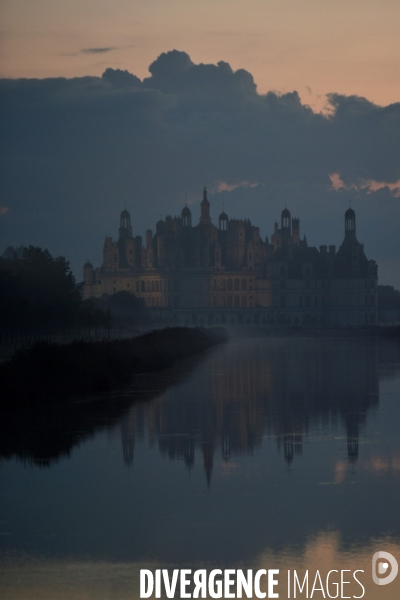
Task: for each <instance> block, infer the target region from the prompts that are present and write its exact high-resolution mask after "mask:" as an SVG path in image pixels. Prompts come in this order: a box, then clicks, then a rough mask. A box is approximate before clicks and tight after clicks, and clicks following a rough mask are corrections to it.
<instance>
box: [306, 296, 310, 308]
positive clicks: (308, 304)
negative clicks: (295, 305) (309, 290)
mask: <svg viewBox="0 0 400 600" xmlns="http://www.w3.org/2000/svg"><path fill="white" fill-rule="evenodd" d="M306 306H310V296H306Z"/></svg>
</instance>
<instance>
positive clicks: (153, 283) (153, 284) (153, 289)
mask: <svg viewBox="0 0 400 600" xmlns="http://www.w3.org/2000/svg"><path fill="white" fill-rule="evenodd" d="M151 291H152V292H154V291H155V282H154V281H152V282H151Z"/></svg>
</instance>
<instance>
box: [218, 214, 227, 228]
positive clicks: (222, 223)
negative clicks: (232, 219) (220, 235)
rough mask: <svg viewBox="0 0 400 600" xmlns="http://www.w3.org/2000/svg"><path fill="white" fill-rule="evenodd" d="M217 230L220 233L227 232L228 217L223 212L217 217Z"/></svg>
mask: <svg viewBox="0 0 400 600" xmlns="http://www.w3.org/2000/svg"><path fill="white" fill-rule="evenodd" d="M218 221H219V230H220V231H228V215H227V214H226V212H225V211H223V212H222V213H221V214H220V215H219V219H218Z"/></svg>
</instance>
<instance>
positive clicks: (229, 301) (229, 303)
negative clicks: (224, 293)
mask: <svg viewBox="0 0 400 600" xmlns="http://www.w3.org/2000/svg"><path fill="white" fill-rule="evenodd" d="M228 306H229V307H231V306H232V296H228Z"/></svg>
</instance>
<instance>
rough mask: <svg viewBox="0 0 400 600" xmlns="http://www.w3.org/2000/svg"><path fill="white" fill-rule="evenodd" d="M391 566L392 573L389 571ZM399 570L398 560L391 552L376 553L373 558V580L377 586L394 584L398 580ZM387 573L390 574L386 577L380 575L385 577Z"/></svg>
mask: <svg viewBox="0 0 400 600" xmlns="http://www.w3.org/2000/svg"><path fill="white" fill-rule="evenodd" d="M389 564H390V567H391V568H390V571H388V569H389ZM398 570H399V565H398V564H397V560H396V559H395V557H394V556H392V555H391V554H389V552H383V551H381V552H375V554H374V556H373V557H372V579H373V581H374V583H376V585H387V584H388V583H392V581H393V580H394V579H395V578H396V575H397V573H398ZM385 573H389V574H388V575H386V577H379V575H385Z"/></svg>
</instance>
